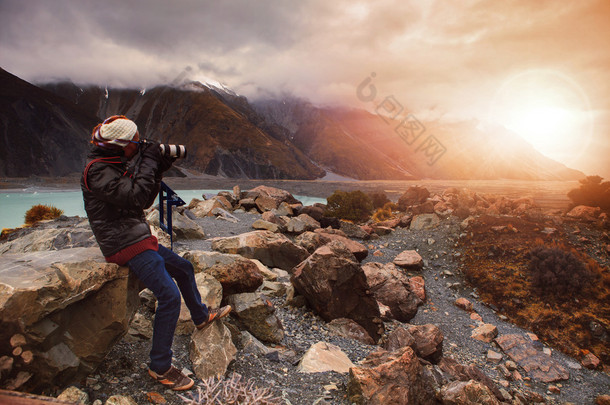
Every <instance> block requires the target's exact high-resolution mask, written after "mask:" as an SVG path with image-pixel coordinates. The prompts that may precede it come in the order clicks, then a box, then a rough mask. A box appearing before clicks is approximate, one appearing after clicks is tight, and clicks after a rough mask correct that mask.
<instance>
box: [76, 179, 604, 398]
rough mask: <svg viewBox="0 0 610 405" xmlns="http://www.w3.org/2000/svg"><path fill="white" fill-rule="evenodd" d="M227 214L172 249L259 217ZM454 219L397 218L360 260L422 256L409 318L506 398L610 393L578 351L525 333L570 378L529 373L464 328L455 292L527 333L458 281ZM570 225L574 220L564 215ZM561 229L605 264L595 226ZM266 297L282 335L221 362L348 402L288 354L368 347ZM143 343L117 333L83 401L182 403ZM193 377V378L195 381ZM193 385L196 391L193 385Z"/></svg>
mask: <svg viewBox="0 0 610 405" xmlns="http://www.w3.org/2000/svg"><path fill="white" fill-rule="evenodd" d="M286 188H288V187H286ZM291 191H293V192H294V193H295V194H310V193H305V192H300V191H299V190H298V189H297V190H291ZM423 205H425V204H422V207H420V208H421V209H425V208H426V207H423ZM477 207H478V206H477ZM445 208H446V207H445ZM435 209H436V208H435ZM473 209H474V208H473ZM437 211H438V209H437ZM233 215H234V216H235V217H236V218H237V219H238V221H237V222H230V221H226V220H223V219H219V218H215V217H213V216H212V217H205V218H194V221H195V222H196V223H197V224H198V225H200V226H201V227H202V228H203V229H204V231H205V233H206V238H205V239H185V240H178V241H177V242H176V243H175V245H174V250H175V251H177V252H186V251H194V250H204V251H209V250H211V246H212V241H211V239H212V238H214V237H223V236H232V235H239V234H241V233H244V232H249V231H251V230H252V224H253V223H254V222H255V221H256V220H259V219H260V218H261V215H260V214H253V213H247V212H243V211H235V212H233ZM461 225H462V220H461V219H458V218H457V217H455V216H448V217H447V218H446V219H443V220H442V221H441V222H440V224H439V225H438V226H436V227H434V228H431V229H420V230H417V229H413V228H410V229H409V228H400V227H397V228H396V229H395V230H394V231H392V232H390V233H388V234H385V235H383V236H379V237H377V238H374V239H371V240H360V242H361V243H363V244H364V245H365V246H366V247H367V248H368V249H369V255H368V257H367V258H366V259H365V260H364V262H363V263H369V262H381V263H389V262H392V261H393V260H394V258H395V257H396V256H397V255H398V254H399V253H401V252H402V251H404V250H416V251H417V252H418V253H419V254H420V255H421V256H422V257H423V259H424V266H423V269H422V270H421V271H417V272H412V273H411V275H421V276H422V277H423V278H424V279H425V283H426V295H427V300H426V302H425V303H424V305H422V306H421V307H420V308H419V310H418V312H417V315H416V316H415V317H414V318H413V319H412V320H411V321H410V324H411V325H423V324H434V325H436V326H438V328H440V330H441V331H442V333H443V335H444V350H443V353H444V356H445V357H453V358H455V359H456V360H457V361H459V362H460V363H462V364H464V365H475V366H476V367H478V368H479V369H481V370H482V371H483V372H484V373H485V375H487V376H488V377H490V378H491V379H492V380H494V381H495V382H496V383H497V385H498V387H500V388H502V389H503V390H504V392H505V393H506V398H507V400H508V398H511V397H512V398H514V397H519V398H526V399H527V401H526V402H527V403H537V402H546V403H549V404H564V403H573V404H593V403H595V400H596V398H597V397H598V396H599V395H602V394H608V393H610V377H609V375H608V374H607V373H604V372H603V371H600V370H597V371H593V370H589V369H586V368H583V367H582V366H581V364H580V362H579V360H576V359H573V358H569V357H567V356H565V355H563V354H562V353H560V352H559V351H557V350H555V349H554V348H550V347H548V346H547V345H545V343H544V342H534V343H535V344H536V345H537V350H538V349H539V351H540V352H543V349H544V352H545V353H546V354H545V355H546V356H549V358H551V359H553V360H554V361H556V362H557V364H559V365H560V366H561V367H563V368H564V369H565V370H568V371H569V373H570V377H569V379H567V380H563V381H558V382H553V383H541V382H537V380H534V379H531V378H529V376H528V373H527V372H526V371H525V370H523V368H522V367H519V366H518V365H516V364H514V363H513V362H512V361H510V359H509V357H508V356H507V355H506V354H504V353H503V350H501V349H500V348H499V347H498V346H497V344H496V343H486V342H483V341H480V340H476V339H473V338H472V337H471V333H472V331H473V330H474V329H475V328H477V327H478V326H479V325H480V323H479V322H478V321H477V320H476V319H473V317H472V314H471V312H467V311H465V310H463V309H461V308H459V307H458V306H456V304H455V303H456V299H458V298H467V299H468V300H469V301H470V303H471V304H472V306H473V308H472V312H474V313H476V314H478V316H480V317H481V318H482V321H483V322H484V323H486V324H490V325H493V326H495V327H496V328H497V330H498V332H499V335H500V336H503V335H526V334H527V333H528V332H530V331H526V330H522V329H521V328H518V327H517V326H515V325H513V324H511V323H510V322H509V321H508V319H507V318H506V317H505V316H503V315H502V314H500V313H498V312H497V308H495V307H493V306H490V305H485V304H484V303H483V302H482V301H481V300H480V299H479V294H478V292H477V291H476V289H474V288H472V287H470V286H469V285H468V284H467V283H466V282H465V279H464V276H463V275H462V273H461V271H460V268H461V267H462V264H463V263H462V260H463V257H464V252H463V248H462V246H461V243H460V242H461V241H462V240H463V239H464V237H465V233H464V228H463V227H462V226H461ZM569 226H570V227H574V226H576V225H574V223H570V225H569ZM570 235H572V236H573V239H574V242H575V243H578V244H579V245H578V246H579V248H580V249H583V250H584V251H587V252H589V254H591V256H592V257H595V258H596V259H598V260H599V261H600V263H602V264H604V263H605V264H606V265H607V264H608V259H607V255H608V252H606V250H604V249H606V246H607V243H608V241H601V238H602V235H601V233H600V232H597V231H592V230H590V229H588V227H587V226H580V229H579V232H578V233H574V229H573V228H570ZM284 281H285V280H284ZM270 299H271V301H272V302H273V304H274V306H275V308H276V315H277V317H278V318H279V319H280V321H281V323H282V325H283V328H284V332H285V337H284V338H283V339H282V341H281V342H280V343H279V344H277V345H270V347H271V348H273V349H276V351H275V352H274V353H271V354H267V355H263V354H253V353H246V352H244V351H239V352H238V354H237V358H236V360H235V361H234V362H233V363H232V364H231V365H230V366H229V369H228V375H231V374H232V373H237V374H239V375H241V376H242V377H243V379H245V380H250V381H252V382H253V383H254V385H255V386H257V387H261V388H268V389H269V390H270V391H271V392H272V394H273V395H275V396H276V397H277V398H278V403H285V404H349V403H350V402H349V401H348V399H347V382H348V376H347V374H339V373H335V372H324V373H315V374H305V373H300V372H298V371H297V363H298V362H299V360H300V359H301V357H302V356H303V354H304V353H305V352H306V351H307V350H308V349H309V348H310V347H311V346H312V345H313V344H315V343H317V342H320V341H323V342H328V343H332V344H334V345H336V346H338V347H339V348H340V349H341V350H342V351H343V352H344V353H345V354H346V355H347V356H348V357H349V358H350V360H351V361H352V362H354V363H356V364H357V363H358V362H360V361H361V360H363V359H364V358H365V357H366V356H367V355H368V354H369V353H370V352H372V351H373V350H375V349H376V348H377V346H372V345H366V344H362V343H359V342H357V341H355V340H352V339H347V338H342V337H338V336H336V335H335V334H334V333H333V332H331V330H330V329H329V328H328V326H327V324H326V322H324V321H323V320H322V319H321V318H320V317H318V316H317V315H315V314H314V313H313V312H312V311H311V310H309V309H308V308H307V307H293V306H288V305H285V297H283V296H280V297H273V298H270ZM139 312H140V314H141V315H142V316H143V317H144V318H146V319H149V320H150V319H151V318H152V316H153V314H152V312H151V310H149V309H148V308H147V307H146V306H144V305H143V306H142V307H141V308H140V310H139ZM567 316H569V315H567ZM228 322H232V321H231V320H229V321H228ZM399 326H402V324H400V322H397V321H393V322H389V323H386V324H385V329H386V334H387V333H389V332H391V331H392V330H394V329H396V328H397V327H399ZM189 341H190V337H189V336H176V338H175V342H174V356H175V361H174V362H175V365H177V366H179V367H181V368H184V369H185V371H187V372H189V371H190V369H191V367H192V365H191V362H190V360H189V347H188V346H189ZM382 341H383V339H382ZM238 349H239V347H238ZM149 350H150V340H148V339H146V338H138V337H134V336H130V335H128V336H126V337H125V338H124V339H123V340H122V341H120V342H119V343H118V344H116V345H115V346H114V348H113V349H112V351H111V352H110V353H109V355H108V356H107V357H106V360H105V361H104V362H103V363H102V364H101V366H100V367H99V368H98V370H97V371H96V373H95V374H93V375H91V376H89V377H88V378H87V379H86V380H85V381H82V382H81V384H80V385H79V387H80V388H81V389H83V390H84V391H86V392H87V393H88V394H89V398H90V399H91V401H92V402H93V401H97V403H98V404H101V403H104V402H105V400H106V399H108V398H109V397H110V396H112V395H117V394H122V395H125V396H131V397H132V398H134V399H135V401H136V402H137V403H138V404H146V403H169V404H181V403H183V400H182V399H181V397H180V395H179V394H177V393H175V392H173V391H170V390H165V389H164V388H163V387H161V386H160V385H158V384H157V383H155V382H154V381H152V380H151V379H150V377H149V376H148V375H147V373H146V368H147V366H146V364H147V362H148V351H149ZM496 357H497V358H496ZM606 370H607V369H606ZM197 383H198V384H201V381H197ZM193 393H196V390H194V391H193ZM508 402H510V401H509V400H508ZM517 403H523V402H517Z"/></svg>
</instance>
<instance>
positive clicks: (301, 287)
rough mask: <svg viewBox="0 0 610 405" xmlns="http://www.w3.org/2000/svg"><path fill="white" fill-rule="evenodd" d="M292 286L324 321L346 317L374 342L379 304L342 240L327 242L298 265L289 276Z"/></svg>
mask: <svg viewBox="0 0 610 405" xmlns="http://www.w3.org/2000/svg"><path fill="white" fill-rule="evenodd" d="M290 281H291V282H292V284H293V285H294V287H295V289H296V290H297V291H298V292H299V293H300V294H301V295H302V296H304V297H305V299H306V300H307V302H308V303H309V305H310V306H311V307H312V308H313V310H314V311H315V312H316V313H318V314H319V315H320V316H321V317H322V318H323V319H324V320H326V321H327V322H330V321H331V320H333V319H336V318H349V319H353V320H354V321H356V322H357V323H358V324H360V325H361V326H362V327H363V328H364V329H366V331H367V332H368V333H369V335H371V337H372V338H373V339H374V340H375V341H377V340H378V339H379V337H380V335H381V333H382V331H383V325H382V323H381V320H380V313H379V305H378V304H377V301H376V300H375V297H373V295H372V294H371V293H370V292H368V291H367V290H368V288H369V287H368V284H367V280H366V275H365V273H364V271H363V270H362V268H361V267H360V265H359V263H358V261H357V260H356V258H355V257H354V255H353V254H352V253H351V252H350V251H349V249H347V248H346V247H345V245H344V244H342V243H341V242H336V241H333V242H330V243H328V244H326V245H324V246H322V247H320V248H319V249H317V250H316V251H315V252H314V253H313V254H312V255H311V256H309V257H308V258H307V260H305V261H303V262H302V263H301V264H299V265H298V266H297V267H296V268H295V269H294V270H293V275H292V277H291V280H290Z"/></svg>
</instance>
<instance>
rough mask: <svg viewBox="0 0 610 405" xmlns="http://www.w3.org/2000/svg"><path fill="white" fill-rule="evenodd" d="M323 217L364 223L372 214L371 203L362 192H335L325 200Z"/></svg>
mask: <svg viewBox="0 0 610 405" xmlns="http://www.w3.org/2000/svg"><path fill="white" fill-rule="evenodd" d="M326 201H327V204H326V211H325V213H324V215H326V216H328V217H336V218H340V219H346V220H348V221H355V222H358V221H366V220H367V219H369V218H370V217H371V214H372V212H373V202H372V201H371V199H370V198H369V196H368V195H366V194H364V193H363V192H362V191H360V190H357V191H349V192H347V191H335V192H334V193H333V194H332V195H331V196H329V197H328V198H327V199H326Z"/></svg>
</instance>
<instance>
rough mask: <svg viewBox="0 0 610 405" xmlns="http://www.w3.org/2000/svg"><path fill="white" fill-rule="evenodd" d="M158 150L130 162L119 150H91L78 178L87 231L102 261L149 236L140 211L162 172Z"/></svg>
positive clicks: (147, 203) (155, 191) (155, 189)
mask: <svg viewBox="0 0 610 405" xmlns="http://www.w3.org/2000/svg"><path fill="white" fill-rule="evenodd" d="M158 149H159V148H158V147H150V146H149V147H143V148H141V149H140V151H139V152H138V154H136V156H134V157H133V158H132V159H131V160H129V159H127V158H126V157H125V156H124V153H123V150H122V149H121V150H118V151H117V150H115V149H106V148H102V147H95V148H93V150H92V151H91V153H90V154H89V156H88V158H89V160H88V162H87V166H86V168H85V171H84V173H83V176H82V178H81V189H82V191H83V200H84V203H85V211H87V216H88V217H89V224H90V225H91V230H92V231H93V234H94V235H95V238H96V239H97V243H98V244H99V246H100V249H101V250H102V254H103V255H104V256H106V257H108V256H112V255H114V254H115V253H117V252H119V251H120V250H122V249H124V248H126V247H128V246H131V245H133V244H134V243H137V242H140V241H142V240H144V239H146V238H148V237H150V236H151V233H150V227H149V225H148V223H147V222H146V218H145V217H144V210H145V209H146V208H148V207H150V206H151V205H152V204H153V203H154V201H155V198H156V196H157V194H158V193H159V190H160V187H161V178H162V172H163V170H162V169H163V168H162V167H160V166H162V163H159V161H160V155H159V152H158Z"/></svg>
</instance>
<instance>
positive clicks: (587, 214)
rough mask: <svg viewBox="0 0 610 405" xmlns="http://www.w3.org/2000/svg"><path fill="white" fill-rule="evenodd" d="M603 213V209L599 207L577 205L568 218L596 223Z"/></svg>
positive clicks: (568, 214)
mask: <svg viewBox="0 0 610 405" xmlns="http://www.w3.org/2000/svg"><path fill="white" fill-rule="evenodd" d="M600 213H601V209H600V208H599V207H588V206H586V205H577V206H576V207H574V208H572V209H571V210H570V211H569V212H568V213H567V214H566V216H567V217H569V218H575V219H580V220H582V221H590V222H594V221H595V220H596V219H597V217H599V214H600Z"/></svg>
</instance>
